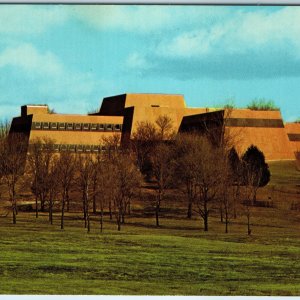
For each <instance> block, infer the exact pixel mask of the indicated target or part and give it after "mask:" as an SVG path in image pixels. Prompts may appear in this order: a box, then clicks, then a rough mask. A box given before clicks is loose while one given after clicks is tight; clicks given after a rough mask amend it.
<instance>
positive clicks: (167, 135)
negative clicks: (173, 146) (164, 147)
mask: <svg viewBox="0 0 300 300" xmlns="http://www.w3.org/2000/svg"><path fill="white" fill-rule="evenodd" d="M155 124H156V126H157V127H158V133H157V135H158V139H159V140H161V141H163V140H170V139H171V138H174V136H175V132H174V127H173V121H172V119H171V118H170V117H169V116H168V115H161V116H159V117H158V118H157V119H156V120H155Z"/></svg>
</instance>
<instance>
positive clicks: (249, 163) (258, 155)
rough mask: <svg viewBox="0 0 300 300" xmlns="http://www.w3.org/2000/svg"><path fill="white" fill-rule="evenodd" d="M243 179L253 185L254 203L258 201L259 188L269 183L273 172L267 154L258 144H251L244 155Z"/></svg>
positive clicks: (247, 183)
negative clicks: (267, 161) (266, 157)
mask: <svg viewBox="0 0 300 300" xmlns="http://www.w3.org/2000/svg"><path fill="white" fill-rule="evenodd" d="M242 163H243V179H244V182H245V184H246V185H248V186H249V185H250V186H251V187H252V196H253V197H252V204H254V203H255V202H256V194H257V190H258V189H259V188H260V187H263V186H265V185H267V184H268V182H269V181H270V177H271V173H270V170H269V166H268V164H267V163H266V162H265V156H264V154H263V152H262V151H260V150H259V149H258V148H257V147H256V146H254V145H251V146H250V147H249V148H248V149H247V150H246V152H245V153H244V154H243V156H242Z"/></svg>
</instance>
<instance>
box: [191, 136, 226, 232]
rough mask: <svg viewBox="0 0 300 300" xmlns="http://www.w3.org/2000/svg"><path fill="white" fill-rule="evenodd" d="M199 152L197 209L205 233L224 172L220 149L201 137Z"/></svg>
mask: <svg viewBox="0 0 300 300" xmlns="http://www.w3.org/2000/svg"><path fill="white" fill-rule="evenodd" d="M198 142H199V148H198V149H199V150H198V152H197V153H195V157H194V159H195V162H196V163H197V165H198V168H197V174H196V181H197V197H196V199H195V209H194V211H195V212H197V213H198V214H199V215H200V216H201V218H202V219H203V223H204V231H208V218H209V215H210V212H211V209H212V204H213V202H215V201H216V199H217V196H218V191H219V189H220V182H221V176H222V172H220V161H219V160H220V153H219V151H220V150H219V149H218V148H216V147H213V146H212V145H211V143H210V142H209V141H208V139H207V138H205V137H199V141H198Z"/></svg>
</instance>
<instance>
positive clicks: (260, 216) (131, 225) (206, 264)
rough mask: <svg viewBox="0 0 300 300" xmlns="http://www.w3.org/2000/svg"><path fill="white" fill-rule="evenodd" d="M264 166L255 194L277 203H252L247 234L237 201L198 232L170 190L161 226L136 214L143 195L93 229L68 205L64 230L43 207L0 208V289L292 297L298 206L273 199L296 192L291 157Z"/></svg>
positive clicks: (297, 278) (296, 290)
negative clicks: (228, 213) (124, 214)
mask: <svg viewBox="0 0 300 300" xmlns="http://www.w3.org/2000/svg"><path fill="white" fill-rule="evenodd" d="M270 168H271V172H272V182H271V183H270V186H268V187H267V188H265V189H263V190H262V191H261V192H260V193H259V199H265V198H266V197H268V195H269V194H270V193H273V194H272V197H273V198H272V199H275V202H276V205H275V207H273V208H266V207H252V208H251V223H252V235H251V236H248V235H247V226H246V217H245V211H244V210H243V207H240V209H239V211H238V218H237V219H231V221H230V225H229V233H228V234H225V233H224V229H225V228H224V224H222V223H221V222H220V220H219V217H218V216H217V215H213V216H212V217H211V218H210V220H209V231H208V232H206V233H205V232H203V224H202V221H201V220H200V219H199V217H198V216H194V217H193V219H192V220H187V219H186V218H185V214H184V208H183V207H177V204H176V202H175V201H174V199H175V198H174V197H175V195H174V196H173V198H172V196H170V199H169V200H168V201H167V202H165V203H164V205H163V212H164V213H163V217H162V219H161V225H162V226H161V227H160V228H155V226H154V224H155V220H154V216H152V215H151V214H149V215H146V214H143V213H142V212H143V207H144V206H147V205H148V204H147V203H144V206H143V201H140V202H138V203H134V205H133V209H135V210H133V214H132V215H131V216H130V217H128V218H127V224H125V225H124V226H123V227H122V230H121V232H118V231H117V230H116V224H115V223H114V222H113V221H110V220H109V218H108V216H105V223H104V232H103V233H102V234H101V233H100V230H99V216H97V215H95V216H92V231H91V233H89V234H88V233H87V232H86V230H85V229H84V228H83V221H82V220H81V219H80V218H81V215H79V214H78V213H76V212H73V213H68V214H67V219H66V226H65V230H63V231H61V230H60V229H59V215H56V217H55V222H54V225H53V226H51V225H49V224H48V221H47V214H46V213H44V214H40V217H39V218H38V219H36V218H35V216H34V213H25V212H20V213H19V214H18V221H17V224H16V225H12V224H11V216H10V215H9V216H7V217H4V216H2V217H0V242H1V244H0V293H2V294H110V295H120V294H121V295H298V296H299V295H300V234H299V225H300V212H299V211H297V210H291V209H290V206H289V205H280V203H290V202H291V201H300V195H299V193H298V191H299V189H298V190H297V185H298V184H299V178H300V177H299V173H297V172H296V171H295V170H294V169H293V165H292V163H291V162H283V163H277V162H276V163H275V162H274V163H273V162H272V163H270ZM273 187H275V189H273ZM284 189H286V190H284ZM172 200H173V201H172ZM170 208H171V209H170ZM138 209H139V210H138Z"/></svg>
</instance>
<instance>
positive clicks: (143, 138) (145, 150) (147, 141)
mask: <svg viewBox="0 0 300 300" xmlns="http://www.w3.org/2000/svg"><path fill="white" fill-rule="evenodd" d="M157 140H158V134H157V128H156V127H155V125H154V124H153V123H151V122H138V123H137V126H136V131H135V132H134V133H133V135H132V139H131V148H132V150H133V152H134V154H135V156H136V160H137V165H138V167H139V170H140V171H141V172H142V173H143V174H144V173H146V172H147V171H149V159H150V153H151V151H152V149H153V145H154V144H155V143H156V141H157Z"/></svg>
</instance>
